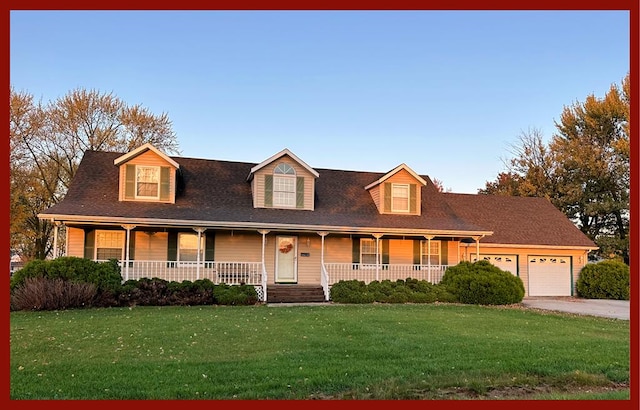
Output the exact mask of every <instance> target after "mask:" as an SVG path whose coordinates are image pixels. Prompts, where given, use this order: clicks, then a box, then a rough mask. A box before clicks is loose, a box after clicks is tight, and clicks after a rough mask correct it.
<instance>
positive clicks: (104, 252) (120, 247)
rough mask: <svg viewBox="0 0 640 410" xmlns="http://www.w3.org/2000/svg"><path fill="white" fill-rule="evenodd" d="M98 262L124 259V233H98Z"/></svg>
mask: <svg viewBox="0 0 640 410" xmlns="http://www.w3.org/2000/svg"><path fill="white" fill-rule="evenodd" d="M95 258H96V260H100V261H106V260H109V259H118V260H122V259H124V232H123V231H96V256H95Z"/></svg>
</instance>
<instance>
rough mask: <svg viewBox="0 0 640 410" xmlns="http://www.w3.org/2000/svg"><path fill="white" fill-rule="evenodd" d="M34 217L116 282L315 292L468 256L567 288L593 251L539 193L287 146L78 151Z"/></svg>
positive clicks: (435, 270)
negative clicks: (253, 158) (470, 186)
mask: <svg viewBox="0 0 640 410" xmlns="http://www.w3.org/2000/svg"><path fill="white" fill-rule="evenodd" d="M39 217H40V218H42V219H46V220H50V221H52V222H54V223H55V224H56V226H61V225H64V226H65V227H66V235H67V236H66V240H65V245H64V246H65V249H64V254H65V255H68V256H78V257H85V258H89V259H93V260H107V259H111V258H115V259H118V260H120V263H121V267H122V275H123V278H124V279H125V280H127V279H138V278H141V277H159V278H163V279H166V280H176V281H182V280H196V279H202V278H208V279H211V280H212V281H214V282H215V283H229V284H240V283H243V284H249V285H254V286H255V287H256V289H257V290H258V294H259V296H260V297H261V298H262V300H265V301H274V300H280V301H282V300H287V298H288V300H293V299H294V298H295V296H296V295H298V300H304V299H305V298H306V299H308V300H312V299H313V298H318V296H313V290H314V289H315V290H316V292H318V293H319V299H320V300H329V298H330V289H331V285H332V284H333V283H336V282H337V281H339V280H349V279H358V280H363V281H365V282H370V281H373V280H384V279H391V280H396V279H406V278H408V277H411V278H416V279H423V280H428V281H431V282H433V283H437V282H439V281H440V279H441V278H442V275H443V274H444V272H445V270H446V269H447V267H448V266H452V265H456V264H458V263H459V262H461V261H475V260H477V259H478V258H480V259H486V260H489V261H490V262H491V263H493V264H495V265H496V266H498V267H500V268H501V269H504V270H507V271H509V272H511V273H512V274H513V275H517V276H519V277H520V278H521V279H522V281H523V282H524V286H525V291H526V295H528V296H570V295H573V294H574V289H575V283H576V281H577V279H578V275H579V272H580V269H581V268H582V267H583V266H584V265H585V264H586V263H587V259H588V258H587V256H588V252H589V251H591V250H594V249H597V247H596V245H595V244H594V243H593V242H592V241H591V240H590V239H589V238H587V237H586V236H585V235H584V234H583V233H582V232H581V231H580V230H579V229H577V228H576V226H575V225H574V224H573V223H572V222H571V221H569V220H568V219H567V218H566V216H565V215H564V214H563V213H562V212H560V211H559V210H558V209H556V208H555V207H554V206H553V205H552V204H551V203H550V202H549V201H547V200H546V199H543V198H522V197H506V196H489V195H472V194H455V193H442V192H438V190H437V189H436V187H435V186H434V184H433V182H432V181H431V180H430V179H429V177H428V176H425V175H418V174H417V173H416V172H414V171H413V170H412V169H411V168H410V167H409V166H407V165H406V164H400V165H398V166H397V167H395V168H394V169H392V170H390V171H389V172H385V173H380V172H356V171H344V170H336V169H315V168H312V167H311V166H310V165H309V164H307V163H306V162H305V161H304V160H302V159H301V158H298V157H297V156H296V155H295V154H294V153H293V152H291V151H289V150H288V149H283V150H282V151H280V152H278V153H276V154H275V155H273V156H271V157H269V158H267V159H265V160H264V161H262V162H261V163H259V164H255V163H244V162H231V161H218V160H206V159H194V158H184V157H169V156H167V155H166V154H164V153H163V152H161V151H160V150H158V149H157V148H155V147H154V146H153V145H151V144H145V145H143V146H141V147H139V148H137V149H135V150H133V151H131V152H128V153H113V152H97V151H87V152H85V154H84V156H83V159H82V161H81V163H80V165H79V168H78V170H77V173H76V176H75V178H74V180H73V181H72V184H71V186H70V188H69V191H68V193H67V195H66V197H65V198H64V200H62V201H61V202H60V203H58V204H56V205H54V206H53V207H51V208H49V209H47V210H46V211H44V212H42V214H40V215H39ZM57 232H58V231H57V229H56V240H57ZM282 292H288V296H286V295H287V293H285V294H284V296H283V294H282ZM308 292H311V293H308ZM278 298H279V299H278ZM313 300H317V299H313Z"/></svg>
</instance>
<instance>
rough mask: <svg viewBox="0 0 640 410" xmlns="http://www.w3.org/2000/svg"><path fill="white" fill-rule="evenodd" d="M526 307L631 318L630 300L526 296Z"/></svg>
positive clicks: (624, 318) (524, 301) (524, 300)
mask: <svg viewBox="0 0 640 410" xmlns="http://www.w3.org/2000/svg"><path fill="white" fill-rule="evenodd" d="M522 304H523V305H524V306H525V307H530V308H534V309H543V310H554V311H558V312H566V313H575V314H578V315H590V316H600V317H608V318H613V319H623V320H629V316H630V309H631V306H630V302H629V301H628V300H608V299H579V298H570V297H566V298H559V297H526V298H524V299H523V300H522Z"/></svg>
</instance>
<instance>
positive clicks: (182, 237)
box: [178, 232, 204, 262]
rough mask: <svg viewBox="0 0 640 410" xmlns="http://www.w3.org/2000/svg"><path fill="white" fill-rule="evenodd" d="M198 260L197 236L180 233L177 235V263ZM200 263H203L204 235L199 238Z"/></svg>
mask: <svg viewBox="0 0 640 410" xmlns="http://www.w3.org/2000/svg"><path fill="white" fill-rule="evenodd" d="M197 260H198V235H197V234H195V233H186V232H181V233H179V234H178V262H196V261H197ZM200 261H204V235H202V236H200Z"/></svg>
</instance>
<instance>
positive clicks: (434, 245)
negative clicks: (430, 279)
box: [420, 241, 441, 265]
mask: <svg viewBox="0 0 640 410" xmlns="http://www.w3.org/2000/svg"><path fill="white" fill-rule="evenodd" d="M428 244H429V242H428V241H420V249H421V252H420V253H421V255H420V263H421V264H422V265H428V264H429V258H431V265H440V264H441V258H440V241H431V255H429V251H428Z"/></svg>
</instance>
